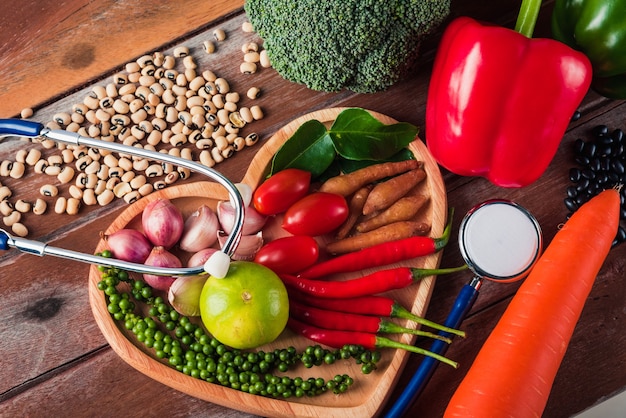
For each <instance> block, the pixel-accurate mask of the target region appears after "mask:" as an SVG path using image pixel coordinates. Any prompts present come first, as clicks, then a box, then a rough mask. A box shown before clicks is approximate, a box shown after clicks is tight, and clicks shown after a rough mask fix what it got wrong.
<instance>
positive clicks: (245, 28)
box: [241, 20, 254, 33]
mask: <svg viewBox="0 0 626 418" xmlns="http://www.w3.org/2000/svg"><path fill="white" fill-rule="evenodd" d="M241 30H243V31H244V32H246V33H252V32H254V28H253V27H252V23H250V22H249V21H247V20H246V21H244V22H243V23H242V24H241Z"/></svg>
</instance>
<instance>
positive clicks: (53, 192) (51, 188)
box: [39, 184, 59, 197]
mask: <svg viewBox="0 0 626 418" xmlns="http://www.w3.org/2000/svg"><path fill="white" fill-rule="evenodd" d="M39 193H40V194H41V195H42V196H46V197H55V196H57V195H58V194H59V189H58V188H57V186H55V185H54V184H44V185H43V186H41V188H40V189H39Z"/></svg>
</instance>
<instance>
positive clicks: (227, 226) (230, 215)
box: [217, 201, 267, 235]
mask: <svg viewBox="0 0 626 418" xmlns="http://www.w3.org/2000/svg"><path fill="white" fill-rule="evenodd" d="M217 218H218V219H219V223H220V225H221V226H222V229H223V230H224V232H226V233H227V234H230V232H231V231H232V229H233V225H234V224H235V207H234V206H233V205H231V204H230V202H227V201H220V202H218V203H217ZM266 221H267V216H265V215H262V214H260V213H259V212H258V211H257V210H256V209H255V208H254V207H253V206H246V208H245V210H244V219H243V229H242V231H241V233H242V235H252V234H256V233H257V232H259V231H260V230H261V229H262V228H263V226H264V225H265V222H266Z"/></svg>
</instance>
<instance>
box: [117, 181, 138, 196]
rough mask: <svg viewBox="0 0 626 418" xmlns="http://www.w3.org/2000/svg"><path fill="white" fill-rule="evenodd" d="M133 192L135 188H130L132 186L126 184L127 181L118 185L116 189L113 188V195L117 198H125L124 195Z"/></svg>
mask: <svg viewBox="0 0 626 418" xmlns="http://www.w3.org/2000/svg"><path fill="white" fill-rule="evenodd" d="M132 190H133V188H132V187H131V186H130V184H128V183H126V182H125V181H122V182H120V183H118V184H116V185H115V187H113V193H114V194H115V197H117V198H122V197H124V195H126V194H127V193H129V192H131V191H132Z"/></svg>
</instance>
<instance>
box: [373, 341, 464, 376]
mask: <svg viewBox="0 0 626 418" xmlns="http://www.w3.org/2000/svg"><path fill="white" fill-rule="evenodd" d="M376 346H378V347H385V348H398V349H401V350H406V351H410V352H411V353H415V354H421V355H423V356H427V357H432V358H434V359H435V360H439V361H440V362H442V363H446V364H447V365H449V366H452V367H454V368H455V369H456V368H458V367H459V363H457V362H456V361H454V360H450V359H449V358H447V357H444V356H442V355H439V354H437V353H433V352H432V351H428V350H425V349H423V348H420V347H415V346H413V345H408V344H403V343H400V342H398V341H394V340H391V339H389V338H385V337H376Z"/></svg>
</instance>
